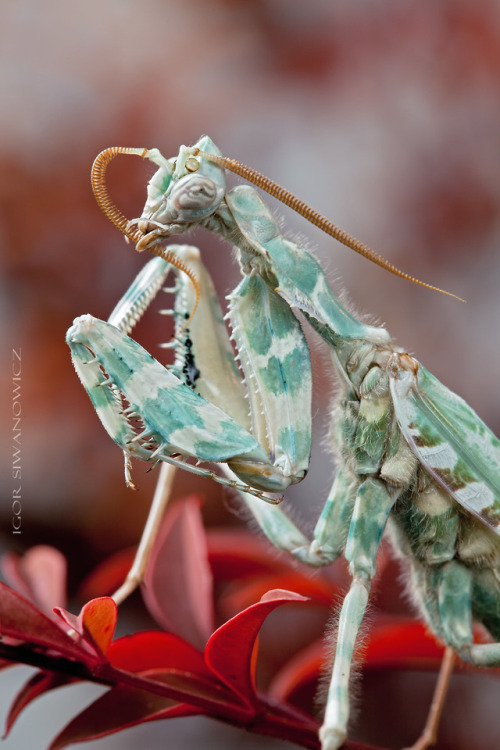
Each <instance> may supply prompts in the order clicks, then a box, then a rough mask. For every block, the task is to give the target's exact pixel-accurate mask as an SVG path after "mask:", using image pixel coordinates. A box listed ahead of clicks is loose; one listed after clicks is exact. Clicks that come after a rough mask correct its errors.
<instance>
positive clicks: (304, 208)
mask: <svg viewBox="0 0 500 750" xmlns="http://www.w3.org/2000/svg"><path fill="white" fill-rule="evenodd" d="M194 155H195V156H201V157H202V158H203V159H206V160H207V161H211V162H213V163H214V164H218V165H219V166H221V167H224V168H225V169H229V171H231V172H234V173H235V174H237V175H239V176H240V177H243V178H244V179H245V180H248V182H251V183H253V184H254V185H257V187H259V188H260V189H261V190H264V191H265V192H266V193H269V195H272V196H273V198H277V199H278V200H279V201H281V203H284V204H285V206H288V207H289V208H291V209H293V210H294V211H296V212H297V213H298V214H300V215H301V216H303V217H304V218H305V219H307V221H310V222H311V224H314V225H315V226H317V227H319V229H321V230H322V231H323V232H326V234H329V235H330V236H331V237H333V238H334V239H336V240H338V241H339V242H341V243H342V244H343V245H346V246H347V247H349V248H351V250H354V251H355V252H356V253H359V254H360V255H362V256H363V257H364V258H368V260H371V261H372V263H376V264H377V265H378V266H381V267H382V268H384V269H385V270H386V271H390V273H393V274H394V275H395V276H400V277H401V278H402V279H406V280H407V281H412V282H413V283H414V284H419V285H420V286H424V287H426V288H427V289H432V291H434V292H440V293H441V294H446V295H447V296H448V297H453V298H454V299H457V300H459V301H460V302H465V300H464V299H462V298H461V297H458V296H457V295H456V294H452V293H451V292H447V291H445V290H444V289H440V288H439V287H437V286H432V284H426V282H425V281H420V280H419V279H416V278H414V277H413V276H410V275H409V274H407V273H405V272H404V271H401V270H400V269H399V268H396V266H394V265H392V263H389V261H388V260H385V258H383V257H382V256H381V255H379V254H378V253H376V252H375V251H374V250H372V249H371V248H369V247H368V246H367V245H365V244H364V243H363V242H361V241H360V240H357V239H356V238H355V237H353V236H352V235H351V234H349V233H348V232H346V231H345V230H344V229H341V228H340V227H338V226H337V225H336V224H334V223H333V222H331V221H330V220H329V219H327V218H326V217H325V216H322V214H320V213H319V212H318V211H315V210H314V209H313V208H311V206H308V205H307V203H305V202H304V201H302V200H300V199H299V198H297V197H296V196H295V195H293V194H292V193H290V192H289V191H288V190H285V188H283V187H281V185H278V183H276V182H274V181H273V180H271V179H269V177H265V176H264V175H263V174H261V173H260V172H257V171H256V170H255V169H252V168H251V167H247V166H246V165H245V164H241V163H240V162H239V161H236V159H228V158H226V157H225V156H217V154H209V153H207V152H205V151H201V150H200V149H196V151H195V152H194Z"/></svg>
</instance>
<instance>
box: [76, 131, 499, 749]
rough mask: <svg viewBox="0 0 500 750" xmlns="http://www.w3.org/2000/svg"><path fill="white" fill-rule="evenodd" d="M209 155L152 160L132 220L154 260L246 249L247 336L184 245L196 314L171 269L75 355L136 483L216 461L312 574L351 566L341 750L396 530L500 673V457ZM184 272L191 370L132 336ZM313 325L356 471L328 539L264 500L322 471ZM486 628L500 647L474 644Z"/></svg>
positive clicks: (185, 341)
mask: <svg viewBox="0 0 500 750" xmlns="http://www.w3.org/2000/svg"><path fill="white" fill-rule="evenodd" d="M199 150H201V151H204V152H209V153H211V154H216V155H218V154H219V151H218V149H217V147H216V146H215V145H214V144H213V142H212V141H211V140H210V139H209V138H208V137H206V136H204V137H203V138H202V139H201V140H200V141H199V142H198V143H197V144H196V145H195V146H193V147H191V148H189V147H185V146H182V147H181V149H180V151H179V154H178V156H177V157H176V158H175V159H165V158H164V157H163V156H162V155H161V154H160V152H159V151H157V150H156V149H152V150H150V151H148V152H146V156H147V157H148V158H149V159H150V160H151V161H153V162H154V163H155V164H156V165H157V167H158V170H157V172H156V173H155V175H154V176H153V178H152V179H151V181H150V183H149V185H148V195H147V201H146V205H145V207H144V211H143V213H142V215H141V217H140V218H139V219H136V220H135V221H134V222H132V223H133V224H135V225H137V228H138V230H139V231H140V232H142V235H143V236H142V238H141V239H140V241H139V243H138V246H137V249H138V250H145V249H153V250H158V248H159V247H162V246H163V244H164V243H165V239H166V238H169V237H172V236H174V235H177V234H182V233H184V232H186V231H188V230H189V229H191V228H193V227H196V226H201V227H204V228H206V229H208V230H210V231H212V232H215V233H216V234H217V235H219V236H220V237H222V238H224V239H226V240H228V241H229V242H230V243H232V244H233V245H234V248H235V252H236V257H237V260H238V262H239V265H240V269H241V273H242V280H241V282H240V283H239V284H238V286H237V287H236V288H235V289H234V291H233V292H231V294H230V295H229V296H228V300H229V312H228V315H227V316H226V320H228V321H229V325H230V327H231V328H232V335H231V337H230V336H229V333H228V330H227V329H226V325H225V323H224V319H223V315H222V311H221V308H220V305H219V302H218V299H217V294H216V291H215V288H214V284H213V283H212V281H211V279H210V276H209V274H208V272H207V270H206V269H205V267H204V265H203V264H202V262H201V258H200V253H199V251H198V250H197V249H196V248H193V247H190V246H170V247H169V249H170V250H175V252H176V254H177V257H178V258H179V261H180V262H181V263H182V264H184V267H188V268H189V271H190V273H192V275H193V277H195V278H196V279H198V282H199V286H200V299H199V304H198V308H197V311H196V313H195V314H194V316H192V315H191V313H192V311H193V308H194V305H195V296H196V295H195V293H194V289H193V284H192V282H191V280H190V279H188V278H187V277H186V275H185V274H183V273H182V271H179V270H178V269H170V268H169V266H168V264H166V263H165V261H161V260H158V259H156V260H154V261H151V262H150V263H149V264H148V265H147V266H146V267H145V269H144V270H143V271H142V272H141V274H139V276H138V277H137V279H136V281H135V282H134V284H133V285H132V286H131V287H130V289H129V291H128V292H127V293H126V294H125V296H124V298H123V299H122V300H121V301H120V303H119V304H118V305H117V307H116V308H115V310H114V311H113V314H112V316H111V318H110V321H109V322H108V323H104V322H103V321H98V320H96V319H94V318H92V317H91V316H83V317H82V318H79V319H77V320H76V321H75V324H74V326H73V327H72V328H71V329H70V331H69V332H68V343H69V345H70V347H71V350H72V356H73V361H74V363H75V368H76V370H77V372H78V375H79V377H80V379H81V380H82V383H83V385H84V386H85V388H86V390H87V392H88V393H89V396H90V398H91V400H92V403H93V405H94V407H95V409H96V411H97V413H98V415H99V417H100V419H101V421H102V422H103V424H104V426H105V428H106V430H107V431H108V433H109V434H110V435H111V437H112V438H113V439H114V440H115V441H116V442H117V443H118V444H119V445H120V447H121V448H122V450H123V451H124V453H125V457H126V469H125V471H126V477H127V478H128V481H130V466H129V465H130V457H132V456H134V457H137V458H141V459H144V460H147V461H153V462H158V461H166V462H170V463H174V464H176V465H179V466H182V467H184V468H186V469H188V470H189V471H193V472H195V473H199V474H202V475H204V476H213V472H212V471H211V470H210V469H207V468H204V467H202V466H200V465H199V463H200V462H201V461H202V462H209V463H210V462H211V463H217V464H219V466H220V467H221V469H222V471H223V472H224V473H225V474H226V475H227V476H228V478H227V479H223V478H221V477H217V481H221V482H222V483H225V484H228V485H230V486H232V487H235V488H236V489H238V490H239V491H240V492H241V496H242V498H243V500H244V502H245V503H246V504H247V507H248V508H249V509H250V511H251V513H252V514H253V516H254V518H255V520H256V521H257V523H258V525H259V526H260V528H261V529H262V531H263V532H264V534H266V536H267V537H268V538H269V539H270V540H271V542H272V543H273V544H275V545H276V546H277V547H279V548H280V549H284V550H288V551H289V552H290V553H291V554H292V555H294V556H295V557H296V558H298V559H299V560H301V561H303V562H305V563H306V564H308V565H311V566H320V565H327V564H329V563H331V562H333V561H334V560H335V559H336V558H337V557H338V556H339V555H340V554H342V553H344V555H345V557H346V559H347V561H348V562H349V569H350V572H351V575H352V584H351V587H350V590H349V593H348V594H347V596H346V598H345V600H344V602H343V605H342V608H341V612H340V620H339V632H338V640H337V649H336V655H335V661H334V668H333V672H332V677H331V683H330V690H329V693H328V700H327V706H326V712H325V720H324V724H323V727H322V729H321V731H320V737H321V740H322V745H323V750H337V749H338V748H339V747H340V745H341V744H342V742H343V740H344V739H345V737H346V733H347V726H348V719H349V675H350V671H351V662H352V658H353V654H354V651H355V648H356V643H357V634H358V629H359V626H360V623H361V621H362V619H363V616H364V612H365V608H366V606H367V602H368V597H369V592H370V587H371V581H372V578H373V576H374V575H375V571H376V562H377V554H378V549H379V545H380V541H381V538H382V535H383V533H384V530H385V528H386V525H387V526H388V527H389V529H390V533H391V538H392V541H393V546H394V547H395V549H396V552H397V554H398V555H399V556H400V557H404V558H405V559H406V561H407V567H408V581H409V584H408V585H409V589H410V592H411V595H412V599H413V601H414V602H415V603H416V605H417V606H418V608H419V609H420V612H421V615H422V617H423V618H424V619H425V620H426V622H427V623H428V625H429V627H430V628H431V629H432V630H433V631H434V633H435V634H436V635H437V636H438V637H439V638H441V639H442V640H444V641H445V643H447V644H448V645H450V646H452V647H453V648H454V649H455V650H457V651H458V653H459V654H460V656H461V657H462V658H464V659H467V660H469V661H471V662H473V663H475V664H481V665H487V666H492V665H500V605H499V602H500V539H499V535H500V442H499V441H498V439H497V438H496V437H495V436H494V435H493V434H492V433H491V431H490V430H489V429H488V428H487V427H486V426H485V425H484V424H483V422H482V421H481V420H480V419H479V417H478V416H477V415H476V414H475V413H474V411H473V410H472V409H471V408H470V407H469V406H468V405H467V404H466V403H465V402H464V401H463V400H462V399H461V398H459V397H458V396H456V395H455V394H453V393H451V392H450V391H449V390H448V389H447V388H446V387H445V386H443V385H442V384H441V383H439V382H438V381H437V380H436V379H435V378H434V377H433V376H432V375H431V374H430V373H429V372H427V370H425V368H423V367H422V366H421V365H419V363H418V362H417V361H416V360H414V359H413V358H412V357H410V356H409V355H407V354H404V353H402V352H401V351H400V350H399V349H397V348H396V347H395V346H394V345H393V343H392V341H391V339H390V336H389V334H388V332H387V331H386V330H385V329H383V328H378V327H375V326H370V325H367V324H366V323H364V322H363V321H361V320H359V319H358V318H356V316H355V315H354V314H352V313H351V312H349V311H348V310H346V309H345V308H344V307H343V306H342V304H341V303H340V302H339V300H338V299H337V298H336V297H335V295H334V294H333V292H332V290H331V288H330V286H329V284H328V281H327V278H326V276H325V274H324V272H323V270H322V268H321V266H320V265H319V263H318V261H317V260H316V259H315V258H314V256H312V255H311V254H310V253H308V252H307V251H306V250H305V249H303V248H302V247H300V246H299V245H297V244H296V243H294V242H292V241H290V240H288V239H287V238H286V237H284V236H283V234H282V233H281V231H280V228H279V226H278V224H277V222H276V220H275V219H274V217H273V215H272V213H271V212H270V211H269V209H268V208H267V206H266V205H265V203H264V202H263V200H262V199H261V197H260V195H259V194H258V193H257V191H256V190H255V189H254V188H252V187H248V186H238V187H236V188H234V189H232V190H229V191H228V190H227V189H226V182H225V172H224V169H223V168H222V167H221V166H219V165H218V164H213V163H211V162H209V161H208V160H206V159H204V158H203V156H202V155H201V154H200V153H199ZM221 252H222V250H221ZM180 267H181V268H182V265H180ZM170 270H173V271H174V273H175V278H176V281H175V287H174V288H173V289H172V290H171V291H173V292H174V293H175V302H174V305H173V307H172V309H170V310H166V311H163V312H166V313H169V314H171V315H173V316H174V322H175V332H176V333H175V337H174V340H173V341H172V342H171V344H168V345H167V346H169V347H170V348H173V350H174V354H175V361H174V363H173V364H172V365H171V366H169V367H165V366H164V365H162V364H160V363H159V362H158V361H157V360H155V359H154V358H153V357H152V356H151V355H150V354H149V353H148V352H147V351H145V350H144V349H143V348H142V347H140V346H139V345H138V344H137V343H136V342H134V341H133V340H132V339H130V338H129V337H128V336H127V335H125V334H126V333H129V332H130V330H131V328H132V327H133V325H134V323H135V322H136V320H137V319H138V318H139V317H140V315H141V314H142V312H143V311H144V310H145V309H146V307H147V306H148V304H149V303H150V301H151V299H152V298H153V297H154V296H155V294H156V293H157V291H158V290H159V288H160V287H161V286H162V284H163V283H164V280H165V278H166V275H167V274H168V273H169V272H170ZM297 310H298V311H300V313H302V314H303V315H304V316H305V319H306V321H307V322H309V323H310V324H311V326H312V327H313V328H315V329H316V331H318V332H319V333H320V335H321V336H322V337H323V339H324V341H325V342H326V344H327V346H328V348H329V353H330V356H331V362H332V367H333V369H334V371H335V374H336V375H337V376H338V380H339V397H338V400H337V404H336V409H335V410H334V412H333V417H332V428H331V433H330V434H331V442H332V447H334V449H335V452H336V455H337V457H338V462H339V469H338V472H337V475H336V477H335V480H334V481H333V484H332V488H331V490H330V493H329V495H328V497H327V499H326V502H325V505H324V509H323V512H322V513H321V516H320V518H319V521H318V522H317V524H316V527H315V530H314V535H313V539H312V541H309V540H308V539H307V538H306V536H305V535H304V534H303V533H302V532H301V531H300V530H298V529H297V528H296V526H295V524H294V523H293V521H291V520H290V518H288V517H287V516H286V515H285V513H284V512H283V510H282V506H281V507H276V506H275V505H271V504H264V503H262V502H261V499H264V500H271V501H272V498H269V497H266V496H264V495H263V493H264V492H272V493H274V492H279V493H281V492H282V491H283V490H284V489H285V488H286V487H287V486H289V485H290V484H294V483H295V482H299V481H300V480H301V479H302V478H303V477H304V476H305V474H306V472H307V468H308V462H309V453H310V449H311V380H312V377H311V376H312V373H311V362H310V355H309V351H308V347H307V344H306V341H305V339H304V335H303V332H302V329H301V325H300V324H299V322H298V320H297V319H296V317H295V314H294V311H297ZM231 340H232V343H231ZM214 478H215V477H214ZM249 493H252V494H253V496H251V495H249ZM274 502H277V500H276V499H275V500H274ZM457 591H458V592H459V593H458V594H457V593H456V592H457ZM473 618H475V619H477V620H479V621H480V622H481V623H483V625H484V626H485V627H486V628H487V629H488V630H489V631H490V633H491V634H492V636H493V637H494V639H495V640H496V641H498V642H496V643H489V644H474V642H473V635H472V627H471V623H472V620H473ZM419 747H424V745H422V744H420V745H419Z"/></svg>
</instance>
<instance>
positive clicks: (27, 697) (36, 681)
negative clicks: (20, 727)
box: [4, 672, 74, 739]
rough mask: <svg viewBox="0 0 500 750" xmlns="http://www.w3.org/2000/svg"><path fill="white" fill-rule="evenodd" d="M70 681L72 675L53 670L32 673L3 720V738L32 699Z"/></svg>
mask: <svg viewBox="0 0 500 750" xmlns="http://www.w3.org/2000/svg"><path fill="white" fill-rule="evenodd" d="M70 682H74V678H73V677H68V676H67V675H63V674H56V673H55V672H37V673H36V674H34V675H33V677H31V678H30V679H29V680H28V681H27V682H26V683H25V684H24V685H23V687H22V688H21V690H20V691H19V692H18V694H17V695H16V697H15V698H14V701H13V703H12V705H11V707H10V710H9V714H8V716H7V720H6V722H5V732H4V739H5V737H7V735H8V733H9V732H10V730H11V729H12V726H13V724H14V722H15V720H16V719H17V717H18V716H19V714H20V713H21V711H23V709H25V708H26V706H28V705H29V704H30V703H31V701H34V700H35V698H38V697H39V696H40V695H43V694H44V693H46V692H48V691H49V690H54V689H55V688H58V687H60V686H61V685H67V684H69V683H70Z"/></svg>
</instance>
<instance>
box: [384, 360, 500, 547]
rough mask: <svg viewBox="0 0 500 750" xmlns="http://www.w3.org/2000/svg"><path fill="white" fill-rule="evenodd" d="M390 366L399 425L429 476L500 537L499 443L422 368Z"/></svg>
mask: <svg viewBox="0 0 500 750" xmlns="http://www.w3.org/2000/svg"><path fill="white" fill-rule="evenodd" d="M408 359H409V358H408V357H407V356H406V357H405V358H403V359H402V358H401V357H399V355H397V354H396V355H394V359H393V360H392V362H391V363H390V365H389V374H390V376H391V392H392V397H393V402H394V409H395V412H396V417H397V420H398V423H399V426H400V428H401V430H402V432H403V434H404V436H405V438H406V440H407V441H408V443H409V445H410V446H411V447H412V450H413V451H414V452H415V454H416V455H417V456H418V458H419V460H420V461H421V463H422V465H423V466H425V468H426V469H427V471H428V472H429V474H431V476H433V477H434V479H435V480H436V481H437V482H438V483H439V484H440V485H441V486H442V487H443V488H444V489H445V490H447V492H449V493H450V495H451V496H452V497H453V498H454V499H455V500H456V501H457V502H458V503H459V504H460V505H461V506H462V507H463V508H465V509H466V510H468V511H469V512H470V513H472V514H473V515H475V516H476V517H477V518H479V520H480V521H482V522H483V523H485V524H486V525H487V526H489V527H490V528H492V529H494V531H496V533H497V534H500V474H499V471H498V469H499V466H500V441H499V440H498V438H496V437H495V435H494V434H493V433H492V432H491V430H489V429H488V427H487V426H486V425H485V424H484V422H483V421H482V420H481V419H480V418H479V417H478V415H477V414H476V412H475V411H474V410H473V409H471V407H470V406H469V405H468V404H467V403H466V402H465V401H464V400H463V399H462V398H460V396H457V395H456V394H455V393H452V391H450V390H449V389H448V388H446V387H445V386H444V385H443V384H442V383H440V382H439V380H437V378H435V377H434V375H432V374H431V373H430V372H429V371H428V370H426V369H425V367H422V365H420V364H418V363H417V362H415V360H413V362H414V366H410V367H409V368H408V367H406V366H403V365H405V364H406V363H407V361H408Z"/></svg>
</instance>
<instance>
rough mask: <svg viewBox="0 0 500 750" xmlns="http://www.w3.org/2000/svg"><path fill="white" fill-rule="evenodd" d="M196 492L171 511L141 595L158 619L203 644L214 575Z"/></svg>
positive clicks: (208, 626) (210, 614)
mask: <svg viewBox="0 0 500 750" xmlns="http://www.w3.org/2000/svg"><path fill="white" fill-rule="evenodd" d="M199 506H200V502H199V500H198V498H197V497H196V496H195V495H190V496H189V497H187V498H185V499H183V500H182V502H178V503H175V504H174V505H173V506H172V507H171V508H170V509H169V511H168V512H167V514H166V516H165V520H164V522H163V526H162V528H161V531H160V533H159V535H158V539H157V540H156V543H155V545H154V547H153V551H152V553H151V558H150V561H149V566H148V569H147V571H146V576H145V580H144V584H143V585H142V594H143V597H144V601H145V603H146V606H147V608H148V609H149V611H150V612H151V614H152V615H153V617H154V618H155V620H156V621H157V622H158V623H159V624H160V625H161V626H162V627H163V628H165V630H168V631H170V632H173V633H178V634H179V635H182V637H183V638H184V639H186V640H187V641H189V642H190V643H192V644H193V645H194V646H197V647H199V648H203V646H204V645H205V643H206V642H207V639H208V638H209V636H210V634H211V632H212V630H213V604H212V575H211V572H210V568H209V565H208V561H207V548H206V539H205V533H204V529H203V524H202V520H201V513H200V507H199Z"/></svg>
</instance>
